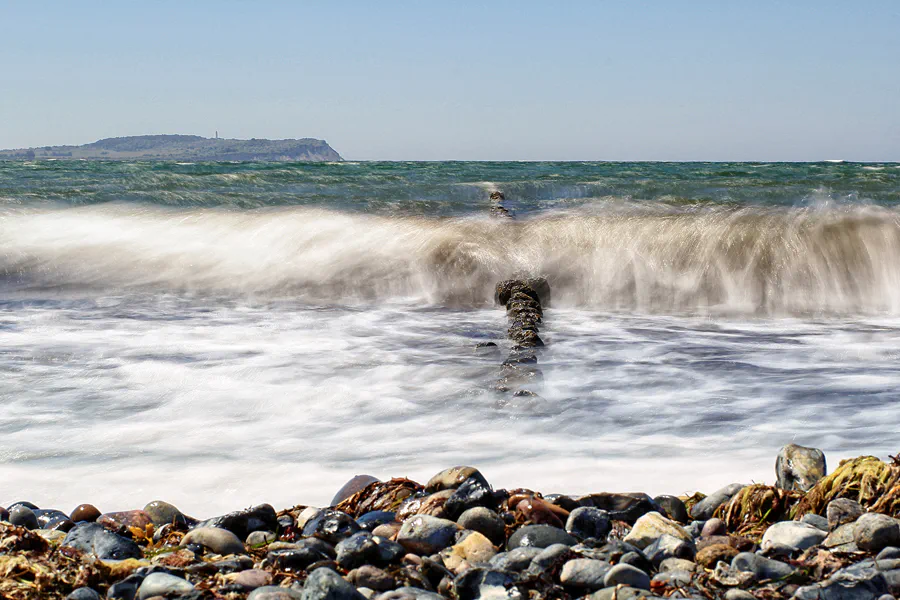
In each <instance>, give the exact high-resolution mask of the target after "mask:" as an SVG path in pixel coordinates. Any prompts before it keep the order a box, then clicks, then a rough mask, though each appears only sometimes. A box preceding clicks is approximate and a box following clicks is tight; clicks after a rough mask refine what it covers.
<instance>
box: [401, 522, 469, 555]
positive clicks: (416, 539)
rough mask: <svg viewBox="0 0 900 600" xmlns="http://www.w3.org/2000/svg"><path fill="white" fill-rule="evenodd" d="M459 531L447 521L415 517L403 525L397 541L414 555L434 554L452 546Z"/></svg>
mask: <svg viewBox="0 0 900 600" xmlns="http://www.w3.org/2000/svg"><path fill="white" fill-rule="evenodd" d="M461 529H462V528H461V527H460V526H459V525H457V524H456V523H454V522H453V521H448V520H447V519H439V518H437V517H431V516H428V515H416V516H414V517H412V518H410V519H407V520H406V521H405V522H404V523H403V526H402V527H401V528H400V533H399V534H398V535H397V541H398V542H399V543H400V544H401V545H403V547H404V548H406V549H407V550H409V551H410V552H413V553H415V554H434V553H436V552H440V551H441V550H443V549H444V548H446V547H448V546H451V545H453V542H454V539H455V538H456V532H457V531H460V530H461Z"/></svg>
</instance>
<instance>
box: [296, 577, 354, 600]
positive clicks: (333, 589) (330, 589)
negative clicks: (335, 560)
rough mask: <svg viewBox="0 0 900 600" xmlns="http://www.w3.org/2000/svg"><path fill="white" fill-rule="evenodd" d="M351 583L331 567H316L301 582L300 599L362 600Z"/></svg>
mask: <svg viewBox="0 0 900 600" xmlns="http://www.w3.org/2000/svg"><path fill="white" fill-rule="evenodd" d="M364 598H365V596H363V595H362V594H360V593H359V592H358V591H356V588H355V587H353V584H352V583H350V582H349V581H347V580H345V579H344V578H343V577H341V576H340V575H338V574H337V573H335V572H334V571H332V570H331V569H316V570H315V571H313V572H312V573H310V575H309V577H307V578H306V583H304V584H303V595H302V600H364Z"/></svg>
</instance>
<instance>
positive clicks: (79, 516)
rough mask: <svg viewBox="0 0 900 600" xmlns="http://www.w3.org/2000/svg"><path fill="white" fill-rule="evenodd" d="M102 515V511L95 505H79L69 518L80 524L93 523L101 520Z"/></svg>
mask: <svg viewBox="0 0 900 600" xmlns="http://www.w3.org/2000/svg"><path fill="white" fill-rule="evenodd" d="M100 515H101V513H100V511H99V510H98V509H97V507H96V506H94V505H93V504H79V505H78V506H76V507H75V510H73V511H72V512H71V513H70V514H69V518H70V519H72V521H74V522H75V523H78V522H79V521H87V522H89V523H93V522H94V521H96V520H97V519H98V518H100Z"/></svg>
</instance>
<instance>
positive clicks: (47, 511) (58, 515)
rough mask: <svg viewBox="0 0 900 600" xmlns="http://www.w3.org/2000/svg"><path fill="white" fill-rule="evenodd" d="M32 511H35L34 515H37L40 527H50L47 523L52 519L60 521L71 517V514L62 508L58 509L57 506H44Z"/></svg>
mask: <svg viewBox="0 0 900 600" xmlns="http://www.w3.org/2000/svg"><path fill="white" fill-rule="evenodd" d="M32 512H34V516H35V517H37V521H38V527H40V528H41V529H49V527H47V525H48V524H49V523H50V522H51V521H58V520H60V519H68V518H69V515H67V514H66V513H64V512H63V511H61V510H56V509H55V508H43V509H38V510H35V511H32Z"/></svg>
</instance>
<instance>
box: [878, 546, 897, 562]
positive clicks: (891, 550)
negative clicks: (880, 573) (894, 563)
mask: <svg viewBox="0 0 900 600" xmlns="http://www.w3.org/2000/svg"><path fill="white" fill-rule="evenodd" d="M897 558H900V548H897V547H896V546H888V547H887V548H885V549H883V550H882V551H881V552H879V553H878V556H876V557H875V560H892V559H897Z"/></svg>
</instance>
